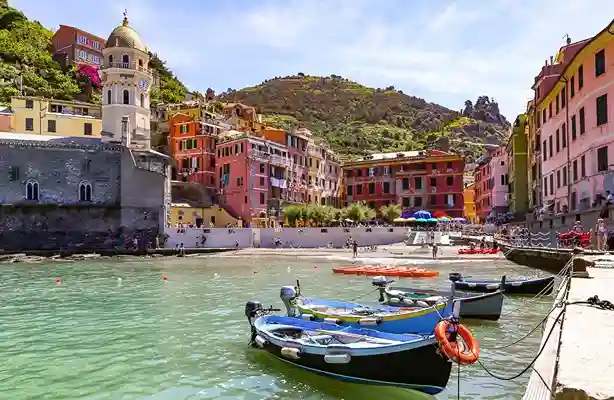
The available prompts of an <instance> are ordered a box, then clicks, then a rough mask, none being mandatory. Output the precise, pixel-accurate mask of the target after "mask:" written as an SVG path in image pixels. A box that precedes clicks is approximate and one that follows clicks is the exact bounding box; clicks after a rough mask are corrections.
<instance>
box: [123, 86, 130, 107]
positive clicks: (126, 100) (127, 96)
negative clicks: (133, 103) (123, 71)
mask: <svg viewBox="0 0 614 400" xmlns="http://www.w3.org/2000/svg"><path fill="white" fill-rule="evenodd" d="M124 104H130V92H128V89H124Z"/></svg>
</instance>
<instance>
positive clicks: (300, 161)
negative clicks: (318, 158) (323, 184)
mask: <svg viewBox="0 0 614 400" xmlns="http://www.w3.org/2000/svg"><path fill="white" fill-rule="evenodd" d="M308 132H309V131H306V132H304V131H303V130H301V129H298V130H297V131H295V132H293V133H286V148H287V150H288V153H289V156H290V160H291V162H292V166H291V168H289V170H288V193H287V201H289V202H292V203H307V201H308V190H307V179H308V176H309V154H308V152H307V147H308V144H309V143H310V141H312V139H311V133H308Z"/></svg>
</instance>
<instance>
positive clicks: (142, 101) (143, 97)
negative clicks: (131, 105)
mask: <svg viewBox="0 0 614 400" xmlns="http://www.w3.org/2000/svg"><path fill="white" fill-rule="evenodd" d="M141 107H145V95H144V94H143V93H141Z"/></svg>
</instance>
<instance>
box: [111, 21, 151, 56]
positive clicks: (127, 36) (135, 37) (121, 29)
mask: <svg viewBox="0 0 614 400" xmlns="http://www.w3.org/2000/svg"><path fill="white" fill-rule="evenodd" d="M105 47H106V48H110V47H124V48H130V49H136V50H140V51H142V52H143V53H147V47H145V44H144V43H143V40H142V39H141V37H140V36H139V34H138V33H137V32H136V31H135V30H134V29H132V27H131V26H129V25H128V17H127V14H126V13H125V12H124V20H123V22H122V24H121V25H120V26H118V27H117V28H115V29H113V32H111V34H110V35H109V38H108V39H107V43H106V44H105Z"/></svg>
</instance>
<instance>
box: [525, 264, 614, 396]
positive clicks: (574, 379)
mask: <svg viewBox="0 0 614 400" xmlns="http://www.w3.org/2000/svg"><path fill="white" fill-rule="evenodd" d="M606 257H607V256H606ZM583 258H586V259H591V258H592V259H598V258H599V259H602V260H603V259H604V257H603V256H601V257H596V256H584V257H583ZM592 265H593V266H594V267H588V268H586V270H587V272H588V275H589V278H576V277H574V278H572V279H571V282H570V283H569V288H568V290H567V291H565V290H561V292H560V293H559V296H558V297H557V300H556V301H555V303H556V302H558V301H560V300H567V301H568V302H575V301H586V300H587V299H588V298H589V297H592V296H595V295H597V296H598V297H599V299H600V300H609V301H612V302H614V292H612V287H614V258H612V259H611V260H609V259H605V260H603V261H601V262H599V261H596V260H592ZM595 267H596V268H595ZM558 314H559V311H558V310H555V311H554V312H553V313H552V314H551V316H550V318H549V319H548V321H547V323H546V327H545V330H544V335H547V334H548V332H549V331H550V329H551V328H552V326H553V325H554V324H555V323H556V326H555V327H554V329H553V331H552V335H551V336H550V339H549V340H548V341H547V343H546V346H545V349H544V351H543V353H542V355H541V356H540V358H539V359H538V360H537V362H536V363H535V366H534V368H533V372H532V374H531V378H530V379H529V384H528V386H527V391H526V393H525V395H524V397H523V400H546V399H547V400H550V399H556V400H570V399H573V400H592V399H595V400H597V399H599V400H605V399H613V398H614V381H613V380H612V379H611V377H612V376H614V353H613V352H612V351H611V349H612V348H613V346H614V318H613V317H614V311H612V310H602V309H598V308H596V307H591V306H588V305H569V306H567V309H566V311H565V313H564V315H563V318H561V321H559V322H556V317H557V316H558ZM545 339H546V337H543V338H542V346H543V342H544V340H545Z"/></svg>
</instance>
